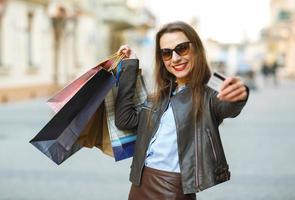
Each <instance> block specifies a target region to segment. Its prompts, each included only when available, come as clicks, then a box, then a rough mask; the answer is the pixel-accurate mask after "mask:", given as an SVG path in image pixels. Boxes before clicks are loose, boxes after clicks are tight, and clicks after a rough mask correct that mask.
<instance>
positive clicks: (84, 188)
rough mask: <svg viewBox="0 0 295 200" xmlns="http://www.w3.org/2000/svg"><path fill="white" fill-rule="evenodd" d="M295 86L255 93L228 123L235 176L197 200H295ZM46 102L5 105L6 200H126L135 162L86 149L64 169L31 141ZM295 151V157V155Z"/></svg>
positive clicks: (2, 196)
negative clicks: (117, 159)
mask: <svg viewBox="0 0 295 200" xmlns="http://www.w3.org/2000/svg"><path fill="white" fill-rule="evenodd" d="M294 88H295V81H290V80H285V81H282V82H280V84H279V85H278V86H276V87H272V86H271V85H268V86H266V87H265V88H263V89H259V90H257V91H252V92H251V94H250V99H249V102H248V104H247V105H246V107H245V109H244V110H243V112H242V114H241V115H240V116H239V117H238V118H237V119H234V120H226V121H224V124H223V125H222V126H221V133H222V139H223V142H224V143H223V144H224V149H225V153H226V155H227V160H228V163H229V165H230V170H231V173H232V178H231V180H230V181H229V182H227V183H224V184H221V185H218V186H215V187H213V188H211V189H209V190H206V191H203V192H201V193H199V194H197V197H198V200H237V199H238V200H294V199H295V192H294V188H295V167H294V166H295V156H294V155H293V153H294V152H295V134H294V133H295V132H294V124H295V117H294V113H295V104H294V102H295V93H294ZM45 100H46V99H43V98H42V99H38V100H31V101H23V102H20V103H9V104H2V105H0V200H60V199H72V200H78V199H85V200H95V199H96V200H125V199H127V196H128V191H129V187H130V183H129V181H128V176H129V166H130V162H131V159H129V160H125V161H120V162H117V163H116V162H115V161H114V159H113V158H110V157H108V156H106V155H104V154H102V153H101V152H100V150H98V149H96V148H95V149H86V148H83V149H82V150H80V151H79V152H77V153H76V154H75V155H73V156H72V157H70V158H69V159H68V160H67V161H65V163H62V164H61V165H60V166H57V165H56V164H55V163H53V162H52V161H51V160H49V159H48V158H47V157H46V156H45V155H43V154H42V153H41V152H39V151H38V150H37V149H36V148H35V147H33V146H32V145H31V144H30V143H29V140H30V139H31V138H32V137H33V136H35V135H36V134H37V133H38V131H39V130H40V129H41V128H42V127H43V126H44V125H45V124H46V123H47V122H48V121H49V119H50V118H51V117H52V115H53V113H52V112H51V111H50V109H49V108H48V107H47V105H46V104H45ZM292 152H293V153H292Z"/></svg>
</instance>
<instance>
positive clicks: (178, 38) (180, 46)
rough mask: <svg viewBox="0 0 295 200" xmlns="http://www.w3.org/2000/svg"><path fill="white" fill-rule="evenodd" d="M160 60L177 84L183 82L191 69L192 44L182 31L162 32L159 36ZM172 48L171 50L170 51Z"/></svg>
mask: <svg viewBox="0 0 295 200" xmlns="http://www.w3.org/2000/svg"><path fill="white" fill-rule="evenodd" d="M160 49H161V55H162V60H163V62H164V65H165V67H166V69H167V70H168V71H169V72H170V73H172V74H173V75H174V76H175V77H176V80H177V82H178V84H184V83H186V82H187V80H188V75H189V74H190V72H191V71H192V68H193V65H192V63H193V62H192V61H193V51H192V44H191V43H190V41H189V39H188V38H187V37H186V35H185V34H184V33H183V32H180V31H178V32H172V33H164V34H163V35H162V37H161V38H160ZM172 50H173V51H172Z"/></svg>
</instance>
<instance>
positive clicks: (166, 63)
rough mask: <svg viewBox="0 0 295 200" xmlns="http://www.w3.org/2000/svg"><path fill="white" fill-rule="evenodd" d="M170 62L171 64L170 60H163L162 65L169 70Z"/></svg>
mask: <svg viewBox="0 0 295 200" xmlns="http://www.w3.org/2000/svg"><path fill="white" fill-rule="evenodd" d="M170 64H171V62H170V61H164V66H165V68H166V69H167V70H168V71H169V72H170V71H171V67H170Z"/></svg>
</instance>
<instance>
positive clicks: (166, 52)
mask: <svg viewBox="0 0 295 200" xmlns="http://www.w3.org/2000/svg"><path fill="white" fill-rule="evenodd" d="M190 43H191V42H189V41H188V42H182V43H180V44H178V45H176V47H175V48H174V49H168V48H164V49H160V53H161V56H162V59H163V60H164V61H167V60H170V59H171V58H172V54H173V51H175V52H176V53H177V54H178V55H180V56H185V55H187V54H188V52H189V50H190Z"/></svg>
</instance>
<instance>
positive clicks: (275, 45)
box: [263, 0, 295, 77]
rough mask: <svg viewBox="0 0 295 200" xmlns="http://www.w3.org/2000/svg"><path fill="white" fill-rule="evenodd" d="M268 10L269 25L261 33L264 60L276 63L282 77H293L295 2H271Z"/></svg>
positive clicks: (294, 75) (294, 65)
mask: <svg viewBox="0 0 295 200" xmlns="http://www.w3.org/2000/svg"><path fill="white" fill-rule="evenodd" d="M270 9H271V23H270V26H269V27H268V28H267V29H266V30H264V31H263V36H264V40H265V41H266V42H267V45H268V52H267V57H266V60H267V61H268V62H274V61H277V62H278V63H279V64H280V65H281V66H283V67H284V68H283V69H284V70H283V72H284V75H286V76H292V77H295V0H272V1H271V6H270Z"/></svg>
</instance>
